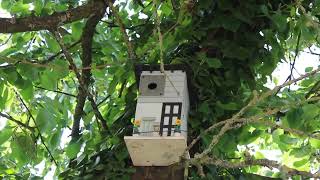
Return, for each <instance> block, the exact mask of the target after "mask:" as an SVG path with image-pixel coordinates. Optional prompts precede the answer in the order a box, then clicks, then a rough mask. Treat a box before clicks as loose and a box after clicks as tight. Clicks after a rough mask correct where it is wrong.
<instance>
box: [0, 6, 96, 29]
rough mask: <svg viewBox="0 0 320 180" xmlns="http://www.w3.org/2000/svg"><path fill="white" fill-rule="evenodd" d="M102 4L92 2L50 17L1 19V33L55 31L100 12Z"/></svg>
mask: <svg viewBox="0 0 320 180" xmlns="http://www.w3.org/2000/svg"><path fill="white" fill-rule="evenodd" d="M100 9H101V4H100V3H99V4H97V3H95V2H92V1H90V2H89V3H88V4H86V5H83V6H79V7H77V8H74V9H71V10H68V11H64V12H56V13H53V14H51V15H48V16H41V17H35V16H29V17H24V18H0V33H17V32H26V31H39V30H44V29H53V28H55V29H56V27H58V26H61V25H63V24H67V23H71V22H74V21H77V20H81V19H83V18H87V17H89V16H90V15H91V14H93V13H95V12H97V11H99V10H100Z"/></svg>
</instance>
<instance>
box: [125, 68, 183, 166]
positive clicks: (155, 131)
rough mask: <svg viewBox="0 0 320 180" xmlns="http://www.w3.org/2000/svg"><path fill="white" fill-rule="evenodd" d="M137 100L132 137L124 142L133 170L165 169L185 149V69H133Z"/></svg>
mask: <svg viewBox="0 0 320 180" xmlns="http://www.w3.org/2000/svg"><path fill="white" fill-rule="evenodd" d="M136 77H137V82H138V86H139V96H138V99H137V107H136V113H135V123H134V124H135V125H134V129H133V135H132V136H125V137H124V139H125V142H126V145H127V148H128V151H129V153H130V156H131V159H132V161H133V164H134V165H135V166H168V165H171V164H173V163H175V162H178V161H179V159H180V157H181V156H182V155H183V153H184V151H185V149H186V147H187V121H188V112H189V92H188V73H187V68H186V66H183V65H165V73H161V72H160V66H159V65H138V66H136Z"/></svg>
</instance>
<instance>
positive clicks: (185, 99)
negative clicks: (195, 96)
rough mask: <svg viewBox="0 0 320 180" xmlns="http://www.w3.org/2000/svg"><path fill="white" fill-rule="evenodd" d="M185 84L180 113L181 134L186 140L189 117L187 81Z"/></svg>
mask: <svg viewBox="0 0 320 180" xmlns="http://www.w3.org/2000/svg"><path fill="white" fill-rule="evenodd" d="M184 83H185V86H184V87H185V90H184V93H183V98H182V99H183V102H182V112H181V120H182V124H181V130H182V131H181V134H182V135H183V136H184V137H185V138H186V139H187V137H188V133H187V132H188V116H189V93H188V86H187V79H185V81H184Z"/></svg>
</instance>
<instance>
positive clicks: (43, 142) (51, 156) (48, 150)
mask: <svg viewBox="0 0 320 180" xmlns="http://www.w3.org/2000/svg"><path fill="white" fill-rule="evenodd" d="M14 92H15V94H16V96H17V97H18V99H19V100H20V102H21V103H22V105H23V106H24V107H25V108H26V110H27V112H28V114H29V116H30V117H31V119H32V120H33V123H34V124H35V125H36V129H37V131H38V133H39V137H40V140H41V143H42V144H43V146H44V147H45V148H46V150H47V152H48V154H49V156H50V158H51V160H52V161H53V162H54V164H55V165H56V166H58V163H57V161H56V160H55V158H54V157H53V155H52V153H51V151H50V149H49V148H48V146H47V145H46V143H45V141H44V138H43V136H42V134H41V131H40V129H39V127H38V125H37V122H36V120H35V118H34V117H33V115H32V113H31V111H30V109H29V108H28V106H27V104H26V103H25V102H24V101H23V99H22V98H21V97H20V96H19V94H18V93H17V92H16V91H14Z"/></svg>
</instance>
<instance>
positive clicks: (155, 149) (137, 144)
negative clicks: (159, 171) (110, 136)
mask: <svg viewBox="0 0 320 180" xmlns="http://www.w3.org/2000/svg"><path fill="white" fill-rule="evenodd" d="M124 140H125V142H126V145H127V148H128V151H129V154H130V157H131V159H132V162H133V165H135V166H169V165H171V164H174V163H176V162H179V160H180V157H181V156H182V155H183V153H184V151H185V149H186V148H187V143H186V139H185V138H184V136H162V137H161V136H158V137H152V136H150V137H149V136H125V137H124ZM187 158H189V154H187Z"/></svg>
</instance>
